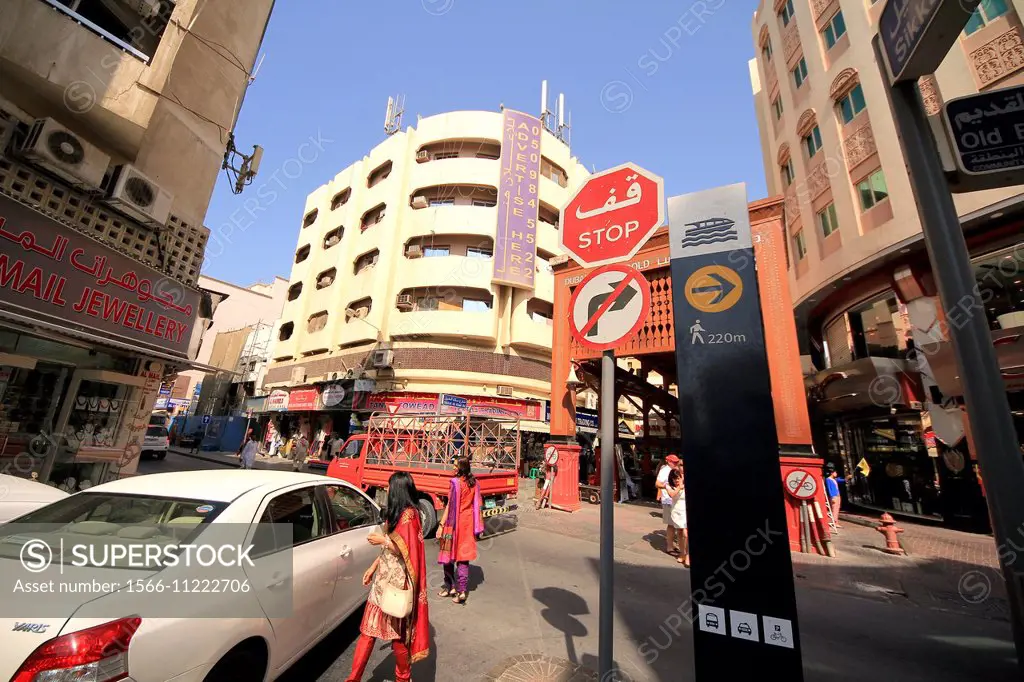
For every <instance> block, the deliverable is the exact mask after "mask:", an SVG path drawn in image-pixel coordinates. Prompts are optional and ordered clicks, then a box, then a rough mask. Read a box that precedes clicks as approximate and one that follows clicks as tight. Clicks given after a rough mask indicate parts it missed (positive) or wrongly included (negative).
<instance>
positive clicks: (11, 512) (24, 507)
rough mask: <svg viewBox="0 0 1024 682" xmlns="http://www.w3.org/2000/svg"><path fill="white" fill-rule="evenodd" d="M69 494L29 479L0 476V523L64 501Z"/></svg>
mask: <svg viewBox="0 0 1024 682" xmlns="http://www.w3.org/2000/svg"><path fill="white" fill-rule="evenodd" d="M67 496H68V493H66V492H64V491H63V490H60V489H59V488H54V487H53V486H49V485H44V484H43V483H39V482H38V481H33V480H31V479H28V478H19V477H18V476H10V475H8V474H0V523H7V522H8V521H10V520H11V519H13V518H15V517H18V516H21V515H22V514H27V513H29V512H30V511H35V510H36V509H39V508H40V507H45V506H46V505H48V504H50V503H51V502H56V501H57V500H63V499H64V498H65V497H67Z"/></svg>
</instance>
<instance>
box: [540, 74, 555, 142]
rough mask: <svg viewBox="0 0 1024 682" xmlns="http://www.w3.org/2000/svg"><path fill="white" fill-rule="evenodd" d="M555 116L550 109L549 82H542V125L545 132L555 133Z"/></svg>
mask: <svg viewBox="0 0 1024 682" xmlns="http://www.w3.org/2000/svg"><path fill="white" fill-rule="evenodd" d="M554 116H555V115H554V114H553V113H552V112H551V110H550V109H548V82H547V81H541V83H540V124H541V126H542V127H543V128H544V129H545V130H549V131H551V132H554V131H555V129H554V124H553V123H552V119H553V118H554Z"/></svg>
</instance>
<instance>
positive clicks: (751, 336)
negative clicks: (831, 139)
mask: <svg viewBox="0 0 1024 682" xmlns="http://www.w3.org/2000/svg"><path fill="white" fill-rule="evenodd" d="M668 211H669V240H670V250H671V256H672V262H671V271H672V299H673V311H674V314H675V335H676V338H675V344H676V366H677V368H678V373H679V381H678V386H679V414H680V418H681V422H682V423H681V427H682V428H681V431H682V434H681V435H682V443H681V450H682V457H683V463H684V470H685V474H684V475H685V481H686V508H687V518H688V519H689V524H688V525H689V537H690V549H691V552H690V556H691V560H692V569H691V573H690V586H691V587H690V589H691V599H692V603H693V614H692V615H693V617H694V619H695V620H694V627H693V636H694V665H695V667H696V679H698V680H734V679H737V680H738V679H757V678H760V677H763V676H764V673H765V671H768V670H770V671H772V675H773V677H777V678H778V679H786V680H794V681H798V680H802V679H803V669H802V665H801V660H800V639H799V632H798V628H797V613H796V595H795V589H794V585H793V566H792V560H791V557H790V553H789V552H790V549H789V538H788V526H787V522H786V510H785V504H786V503H785V499H784V493H783V487H782V480H781V474H780V464H779V439H778V435H777V433H776V426H775V412H774V410H773V406H772V395H771V381H770V375H769V372H768V356H767V353H766V351H765V336H764V327H763V325H762V322H761V305H760V300H759V295H758V280H757V271H756V268H755V265H754V250H753V244H752V239H751V228H750V216H749V213H748V208H747V195H746V187H745V186H744V185H743V184H738V185H730V186H727V187H720V188H717V189H712V190H707V191H704V192H697V193H695V194H688V195H684V196H680V197H672V198H670V199H669V201H668ZM738 491H742V493H739V492H738Z"/></svg>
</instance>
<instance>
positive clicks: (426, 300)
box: [416, 296, 437, 311]
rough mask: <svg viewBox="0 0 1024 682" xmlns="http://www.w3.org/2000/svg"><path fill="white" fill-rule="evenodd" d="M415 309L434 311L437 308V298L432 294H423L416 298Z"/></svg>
mask: <svg viewBox="0 0 1024 682" xmlns="http://www.w3.org/2000/svg"><path fill="white" fill-rule="evenodd" d="M416 310H426V311H434V310H437V299H436V298H435V297H433V296H424V297H422V298H417V299H416Z"/></svg>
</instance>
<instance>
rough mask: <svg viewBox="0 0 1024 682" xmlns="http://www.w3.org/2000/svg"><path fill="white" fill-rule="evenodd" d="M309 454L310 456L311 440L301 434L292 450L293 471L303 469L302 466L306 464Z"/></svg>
mask: <svg viewBox="0 0 1024 682" xmlns="http://www.w3.org/2000/svg"><path fill="white" fill-rule="evenodd" d="M307 454H309V440H307V439H306V434H304V433H300V434H299V437H298V438H296V439H295V446H294V447H293V448H292V471H299V470H300V469H302V465H303V464H305V463H306V455H307Z"/></svg>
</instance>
